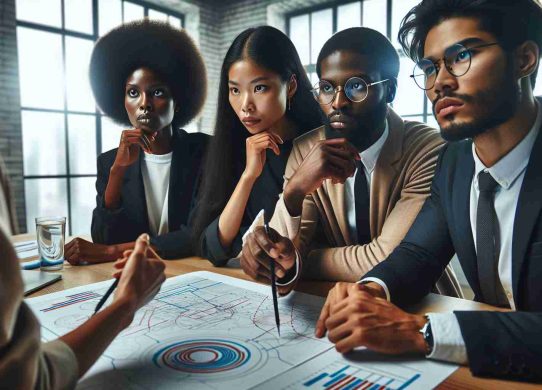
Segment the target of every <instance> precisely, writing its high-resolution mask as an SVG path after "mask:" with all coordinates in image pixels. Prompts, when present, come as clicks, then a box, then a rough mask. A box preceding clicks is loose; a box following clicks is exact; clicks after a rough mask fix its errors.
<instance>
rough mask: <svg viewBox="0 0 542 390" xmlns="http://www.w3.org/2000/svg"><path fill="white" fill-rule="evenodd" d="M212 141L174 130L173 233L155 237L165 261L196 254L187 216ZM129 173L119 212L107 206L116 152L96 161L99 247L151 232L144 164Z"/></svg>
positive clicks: (94, 236)
mask: <svg viewBox="0 0 542 390" xmlns="http://www.w3.org/2000/svg"><path fill="white" fill-rule="evenodd" d="M208 139H209V136H208V135H206V134H203V133H194V134H189V133H187V132H186V131H184V130H174V132H173V138H172V151H173V156H172V160H171V172H170V178H169V200H168V202H169V203H168V225H169V233H167V234H163V235H160V236H155V237H151V244H153V245H155V246H156V248H157V249H158V253H159V254H160V255H161V256H162V257H164V258H179V257H187V256H191V255H194V253H193V250H192V248H193V245H192V244H191V238H192V237H191V235H192V233H191V230H190V229H189V228H188V224H189V223H188V221H189V216H190V215H191V211H192V209H193V207H194V204H195V199H196V196H195V195H196V192H197V186H198V183H199V177H200V168H201V162H202V158H203V155H204V152H205V147H206V145H207V142H208ZM142 154H143V151H141V152H140V157H139V160H138V161H137V162H136V163H135V164H132V165H131V166H130V167H128V169H127V170H126V173H125V175H124V180H123V183H122V189H121V204H120V206H119V208H117V209H115V210H109V209H106V208H105V207H104V197H105V189H106V187H107V182H108V181H109V170H110V169H111V166H112V165H113V162H114V161H115V157H116V155H117V149H113V150H110V151H108V152H105V153H102V154H101V155H100V156H99V157H98V177H97V179H96V191H97V195H96V208H95V209H94V212H93V213H92V228H91V231H92V240H93V241H94V242H96V243H100V244H118V243H123V242H131V241H134V240H135V239H136V238H137V237H138V236H139V235H140V234H142V233H149V234H150V232H149V219H148V214H147V203H146V199H145V189H144V187H143V177H142V175H141V161H142V160H143V156H142Z"/></svg>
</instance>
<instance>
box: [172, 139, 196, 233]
mask: <svg viewBox="0 0 542 390" xmlns="http://www.w3.org/2000/svg"><path fill="white" fill-rule="evenodd" d="M182 138H183V136H182V133H181V132H180V131H174V132H173V140H172V150H173V156H172V158H171V169H170V173H169V194H168V197H169V198H168V226H169V231H170V232H171V231H174V230H177V229H179V227H180V226H181V221H186V220H187V214H188V209H189V206H190V205H189V204H185V203H187V202H188V203H190V199H183V198H182V195H183V190H184V188H183V185H182V183H187V180H186V175H188V174H189V173H190V172H189V169H190V168H191V167H185V165H186V164H185V159H186V158H187V157H188V154H189V152H188V150H185V149H186V147H185V146H186V145H184V142H183V139H182ZM183 168H184V169H183ZM192 174H194V175H195V174H196V173H195V172H192ZM188 192H189V191H188Z"/></svg>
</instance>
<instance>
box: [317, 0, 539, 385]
mask: <svg viewBox="0 0 542 390" xmlns="http://www.w3.org/2000/svg"><path fill="white" fill-rule="evenodd" d="M399 40H400V41H401V44H402V46H403V49H404V51H405V52H406V53H407V54H408V55H409V56H410V57H411V58H412V59H414V60H415V61H416V67H415V69H414V72H413V74H412V77H413V78H414V80H415V81H416V84H417V85H418V87H420V88H421V89H423V90H425V91H426V95H427V98H428V99H429V100H430V101H431V103H432V106H433V113H434V115H435V117H436V119H437V121H438V124H439V127H440V131H441V135H442V137H443V138H444V139H446V140H448V141H454V142H450V143H448V144H447V145H446V146H445V147H444V148H443V149H442V152H441V153H440V156H439V162H438V164H437V168H436V172H435V177H434V180H433V185H432V189H431V196H430V197H429V198H428V199H427V201H426V202H425V204H424V206H423V208H422V210H421V211H420V213H419V215H418V217H417V218H416V221H415V222H414V224H413V225H412V227H411V229H410V230H409V232H408V234H407V235H406V237H405V238H404V240H403V241H402V242H401V244H400V245H399V246H398V247H397V248H396V249H395V250H394V251H393V252H392V254H391V255H390V256H388V258H387V259H386V260H385V261H383V262H381V263H380V264H379V265H377V266H376V267H374V268H373V269H372V270H371V271H369V272H368V273H367V274H365V275H364V276H363V277H362V278H361V280H360V283H344V284H337V285H336V286H335V287H334V289H333V290H332V291H331V292H330V294H329V296H328V299H327V301H326V304H325V306H324V310H323V311H322V313H321V316H320V319H319V321H318V325H317V335H318V336H320V337H321V336H323V335H324V334H325V333H327V334H328V338H329V339H330V340H331V341H332V342H334V343H335V345H336V348H337V350H338V351H340V352H343V353H345V352H348V351H350V350H352V349H354V348H356V347H360V346H365V347H367V348H370V349H373V350H376V351H379V352H383V353H388V354H405V353H409V354H416V353H417V354H419V355H422V356H423V355H425V356H426V357H427V358H429V359H436V360H443V361H448V362H454V363H459V364H465V365H467V364H468V365H469V367H470V369H471V371H472V373H473V374H474V375H479V376H492V377H501V378H507V379H514V380H521V381H533V382H542V300H541V297H542V285H541V283H540V280H541V276H542V154H541V153H540V151H541V150H542V130H541V129H542V98H540V97H535V96H534V92H533V91H534V87H535V83H536V77H537V73H538V70H539V64H540V57H541V52H542V7H541V5H540V4H539V3H536V2H535V1H533V0H515V1H513V2H512V1H509V0H476V1H472V0H424V1H422V2H421V3H420V4H419V5H418V6H416V7H414V8H413V9H412V10H411V11H410V12H409V13H408V14H407V15H406V17H405V18H404V19H403V25H402V27H401V29H400V31H399ZM454 253H456V254H457V257H458V259H459V262H460V264H461V267H462V269H463V271H464V273H465V276H466V278H467V281H468V283H469V285H470V287H471V288H472V290H473V292H474V299H475V300H476V301H479V302H483V303H487V304H490V305H493V306H498V307H501V308H503V311H455V312H449V313H427V314H426V315H425V316H420V315H412V314H409V313H407V312H405V311H403V310H402V309H401V308H400V307H402V306H404V305H411V304H415V303H417V302H419V301H420V300H421V299H422V298H423V297H424V296H425V295H426V294H427V293H429V291H430V290H431V288H432V286H433V283H434V281H435V280H436V279H437V278H438V277H439V276H440V273H441V272H442V270H443V269H444V268H445V267H446V266H447V265H448V264H449V262H450V260H451V258H452V256H453V255H454Z"/></svg>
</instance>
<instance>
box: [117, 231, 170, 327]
mask: <svg viewBox="0 0 542 390" xmlns="http://www.w3.org/2000/svg"><path fill="white" fill-rule="evenodd" d="M147 252H150V253H152V252H151V248H150V245H149V235H148V234H142V235H141V236H139V238H138V239H137V241H136V244H135V248H134V249H133V250H131V251H126V252H125V254H126V255H127V256H125V257H123V258H121V259H118V260H117V262H116V263H115V268H116V271H115V273H114V274H113V277H115V278H119V283H118V287H117V289H116V293H115V299H114V300H115V301H119V302H123V303H125V304H126V306H127V307H129V308H130V309H131V313H132V316H133V314H135V312H136V311H137V310H138V309H139V308H141V307H142V306H144V305H145V304H147V303H148V302H149V301H151V300H152V298H154V296H155V295H156V293H157V292H158V291H159V290H160V286H161V285H162V283H163V282H164V280H165V279H166V276H165V274H164V268H165V264H164V262H163V261H162V260H160V259H158V258H155V257H149V256H148V255H147ZM150 253H149V254H150ZM130 322H131V319H130Z"/></svg>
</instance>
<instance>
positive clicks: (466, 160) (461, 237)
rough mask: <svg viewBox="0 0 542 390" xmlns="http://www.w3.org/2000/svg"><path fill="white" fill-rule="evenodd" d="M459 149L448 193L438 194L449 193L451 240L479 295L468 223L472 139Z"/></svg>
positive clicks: (476, 293)
mask: <svg viewBox="0 0 542 390" xmlns="http://www.w3.org/2000/svg"><path fill="white" fill-rule="evenodd" d="M461 146H462V150H461V151H460V153H459V158H458V162H457V165H458V166H457V168H456V169H455V172H454V179H453V182H452V183H451V185H452V187H451V194H441V197H447V196H451V198H452V210H451V215H450V216H449V219H450V221H451V223H450V224H449V226H450V228H451V229H452V230H455V234H454V235H455V236H456V237H457V241H456V242H455V243H454V244H455V245H454V246H455V249H456V252H457V256H458V257H459V260H460V262H461V267H462V268H463V272H464V273H465V276H466V277H467V279H468V281H469V284H470V286H471V288H472V290H473V291H474V293H475V295H476V296H480V293H481V292H480V282H479V280H478V267H477V259H476V248H475V247H474V238H473V236H472V235H473V233H472V228H471V223H470V192H471V186H472V178H473V175H474V158H473V157H472V141H470V140H469V141H464V142H463V145H461Z"/></svg>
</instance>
